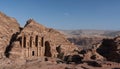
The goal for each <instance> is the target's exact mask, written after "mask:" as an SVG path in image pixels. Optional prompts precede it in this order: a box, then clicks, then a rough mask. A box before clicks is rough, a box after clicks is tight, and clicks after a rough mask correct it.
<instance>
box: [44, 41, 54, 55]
mask: <svg viewBox="0 0 120 69" xmlns="http://www.w3.org/2000/svg"><path fill="white" fill-rule="evenodd" d="M50 50H51V47H50V43H49V42H48V41H46V42H45V54H44V55H45V56H46V57H51V56H52V54H51V51H50Z"/></svg>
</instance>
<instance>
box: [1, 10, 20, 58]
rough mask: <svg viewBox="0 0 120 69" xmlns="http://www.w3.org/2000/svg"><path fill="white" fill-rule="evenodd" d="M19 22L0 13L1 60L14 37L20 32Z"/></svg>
mask: <svg viewBox="0 0 120 69" xmlns="http://www.w3.org/2000/svg"><path fill="white" fill-rule="evenodd" d="M19 27H20V26H19V24H18V22H17V21H16V20H15V19H14V18H12V17H8V16H7V15H5V14H3V13H2V12H0V58H3V57H4V53H5V50H6V48H7V46H9V45H10V43H11V40H12V36H13V35H14V34H16V32H19V31H20V30H19Z"/></svg>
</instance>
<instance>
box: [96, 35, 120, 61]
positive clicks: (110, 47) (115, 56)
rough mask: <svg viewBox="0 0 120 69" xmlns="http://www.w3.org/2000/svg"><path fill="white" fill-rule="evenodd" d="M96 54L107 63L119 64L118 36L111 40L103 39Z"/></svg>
mask: <svg viewBox="0 0 120 69" xmlns="http://www.w3.org/2000/svg"><path fill="white" fill-rule="evenodd" d="M97 52H98V53H99V54H101V55H102V56H103V57H105V58H106V59H107V60H108V61H114V62H120V36H118V37H115V38H111V39H103V41H102V43H101V45H100V46H99V48H98V49H97Z"/></svg>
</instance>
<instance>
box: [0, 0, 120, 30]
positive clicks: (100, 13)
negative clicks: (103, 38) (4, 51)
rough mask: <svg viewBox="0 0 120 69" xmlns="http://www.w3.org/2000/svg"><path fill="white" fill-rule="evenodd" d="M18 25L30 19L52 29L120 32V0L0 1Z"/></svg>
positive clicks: (0, 5) (0, 6)
mask: <svg viewBox="0 0 120 69" xmlns="http://www.w3.org/2000/svg"><path fill="white" fill-rule="evenodd" d="M0 11H2V12H4V13H5V14H7V15H8V16H11V17H14V18H16V19H17V20H18V22H19V23H20V25H21V26H24V24H25V22H26V21H27V20H28V19H30V18H33V19H34V20H36V21H37V22H39V23H41V24H43V25H45V26H47V27H51V28H55V29H104V30H120V0H0Z"/></svg>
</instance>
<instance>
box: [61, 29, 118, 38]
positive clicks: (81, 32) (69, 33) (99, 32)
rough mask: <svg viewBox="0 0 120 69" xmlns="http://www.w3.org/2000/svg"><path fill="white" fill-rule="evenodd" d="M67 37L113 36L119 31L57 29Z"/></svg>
mask: <svg viewBox="0 0 120 69" xmlns="http://www.w3.org/2000/svg"><path fill="white" fill-rule="evenodd" d="M59 31H60V32H61V33H63V34H65V35H66V36H67V37H78V36H81V37H115V36H118V35H120V31H114V30H59Z"/></svg>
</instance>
